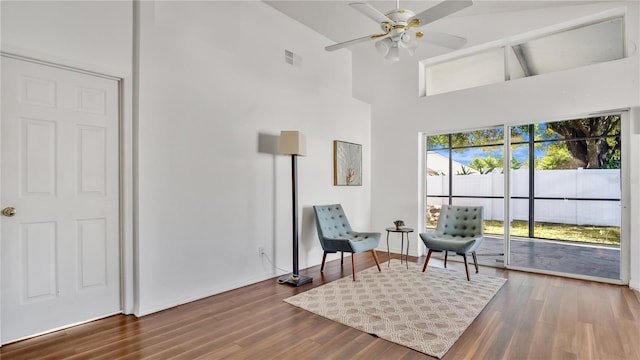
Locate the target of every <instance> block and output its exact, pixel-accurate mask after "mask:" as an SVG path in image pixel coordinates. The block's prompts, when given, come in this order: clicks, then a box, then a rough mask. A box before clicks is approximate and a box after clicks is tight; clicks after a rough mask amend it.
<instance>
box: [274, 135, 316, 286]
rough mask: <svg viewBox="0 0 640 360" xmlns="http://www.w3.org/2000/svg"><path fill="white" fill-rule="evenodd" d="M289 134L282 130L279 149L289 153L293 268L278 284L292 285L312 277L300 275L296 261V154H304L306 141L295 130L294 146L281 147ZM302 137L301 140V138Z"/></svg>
mask: <svg viewBox="0 0 640 360" xmlns="http://www.w3.org/2000/svg"><path fill="white" fill-rule="evenodd" d="M287 135H290V134H287V132H283V134H282V135H281V140H280V141H281V143H280V144H281V151H282V150H284V151H282V152H285V153H288V154H290V155H291V210H292V214H291V220H292V240H293V270H292V273H291V274H289V275H285V276H282V277H280V278H279V279H278V283H280V284H288V285H293V286H300V285H304V284H306V283H310V282H312V281H313V278H312V277H309V276H301V275H300V267H299V263H298V248H299V247H298V245H299V244H298V242H299V229H298V155H303V156H304V155H305V153H306V143H305V141H306V140H304V136H301V135H300V134H299V133H298V132H295V134H293V135H295V137H294V138H295V139H297V140H296V141H294V143H295V144H296V146H293V147H292V148H286V146H285V149H282V146H283V144H285V145H286V144H287V142H286V140H287V139H286V138H285V140H284V141H283V137H284V136H287ZM301 139H302V140H301Z"/></svg>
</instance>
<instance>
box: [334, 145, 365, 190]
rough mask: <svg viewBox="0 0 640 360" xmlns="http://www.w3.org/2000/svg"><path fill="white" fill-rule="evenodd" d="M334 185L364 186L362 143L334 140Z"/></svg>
mask: <svg viewBox="0 0 640 360" xmlns="http://www.w3.org/2000/svg"><path fill="white" fill-rule="evenodd" d="M333 185H335V186H362V145H360V144H354V143H350V142H345V141H339V140H334V141H333Z"/></svg>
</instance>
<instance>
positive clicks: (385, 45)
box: [375, 38, 393, 55]
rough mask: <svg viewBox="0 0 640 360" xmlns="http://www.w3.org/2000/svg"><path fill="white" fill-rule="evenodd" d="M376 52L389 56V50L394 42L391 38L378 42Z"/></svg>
mask: <svg viewBox="0 0 640 360" xmlns="http://www.w3.org/2000/svg"><path fill="white" fill-rule="evenodd" d="M375 46H376V50H378V52H379V53H380V54H382V55H387V54H388V53H389V49H390V48H391V47H392V46H393V41H392V40H391V39H389V38H386V39H382V40H380V41H377V42H376V45H375Z"/></svg>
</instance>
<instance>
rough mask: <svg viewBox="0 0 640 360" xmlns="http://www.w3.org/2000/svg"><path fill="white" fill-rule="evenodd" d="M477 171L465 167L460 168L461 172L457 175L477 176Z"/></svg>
mask: <svg viewBox="0 0 640 360" xmlns="http://www.w3.org/2000/svg"><path fill="white" fill-rule="evenodd" d="M475 173H476V172H475V171H472V170H471V168H468V167H466V166H464V165H462V167H461V168H460V171H458V172H456V175H471V174H475Z"/></svg>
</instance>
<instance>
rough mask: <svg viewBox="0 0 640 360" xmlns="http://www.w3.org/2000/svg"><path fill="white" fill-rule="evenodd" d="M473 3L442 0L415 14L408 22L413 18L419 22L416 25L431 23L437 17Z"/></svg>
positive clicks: (458, 0) (466, 0) (459, 0)
mask: <svg viewBox="0 0 640 360" xmlns="http://www.w3.org/2000/svg"><path fill="white" fill-rule="evenodd" d="M471 5H473V1H471V0H448V1H443V2H441V3H440V4H438V5H436V6H433V7H430V8H428V9H427V10H425V11H423V12H421V13H419V14H417V15H416V16H414V17H412V18H411V19H410V20H409V22H411V21H413V20H418V21H419V23H418V25H417V26H424V25H427V24H429V23H432V22H434V21H436V20H438V19H441V18H443V17H445V16H448V15H451V14H453V13H454V12H457V11H460V10H462V9H464V8H466V7H469V6H471Z"/></svg>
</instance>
